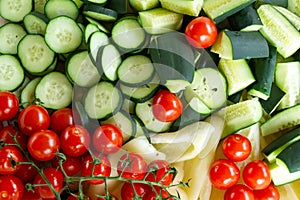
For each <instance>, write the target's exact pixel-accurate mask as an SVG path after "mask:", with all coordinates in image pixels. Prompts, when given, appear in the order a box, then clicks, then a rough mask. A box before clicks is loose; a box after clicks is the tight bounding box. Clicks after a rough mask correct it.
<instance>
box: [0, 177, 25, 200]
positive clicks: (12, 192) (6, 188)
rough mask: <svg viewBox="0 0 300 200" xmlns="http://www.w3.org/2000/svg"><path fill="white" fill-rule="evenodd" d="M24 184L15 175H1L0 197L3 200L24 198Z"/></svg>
mask: <svg viewBox="0 0 300 200" xmlns="http://www.w3.org/2000/svg"><path fill="white" fill-rule="evenodd" d="M23 194H24V185H23V183H22V181H21V180H20V179H19V178H18V177H16V176H14V175H4V176H0V199H1V200H5V199H6V200H22V199H23V198H22V197H23Z"/></svg>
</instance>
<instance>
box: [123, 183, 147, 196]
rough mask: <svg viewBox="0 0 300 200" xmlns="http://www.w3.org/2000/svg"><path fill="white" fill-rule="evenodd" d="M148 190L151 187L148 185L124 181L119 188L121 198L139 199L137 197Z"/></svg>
mask: <svg viewBox="0 0 300 200" xmlns="http://www.w3.org/2000/svg"><path fill="white" fill-rule="evenodd" d="M150 191H151V187H150V186H149V185H146V184H142V183H130V182H125V183H124V184H123V186H122V188H121V197H122V200H133V199H139V198H138V197H142V196H144V195H145V194H147V193H148V192H150ZM143 199H144V198H143Z"/></svg>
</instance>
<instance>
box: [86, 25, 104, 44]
mask: <svg viewBox="0 0 300 200" xmlns="http://www.w3.org/2000/svg"><path fill="white" fill-rule="evenodd" d="M99 31H100V30H99V28H98V26H97V25H96V24H93V23H88V24H87V25H86V26H85V29H84V41H85V42H86V43H88V40H89V38H90V36H91V35H92V34H93V33H95V32H99Z"/></svg>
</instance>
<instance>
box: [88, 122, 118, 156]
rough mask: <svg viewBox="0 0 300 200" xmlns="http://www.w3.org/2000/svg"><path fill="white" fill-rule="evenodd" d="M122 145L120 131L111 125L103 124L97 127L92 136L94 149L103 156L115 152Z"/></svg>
mask: <svg viewBox="0 0 300 200" xmlns="http://www.w3.org/2000/svg"><path fill="white" fill-rule="evenodd" d="M122 144H123V135H122V132H121V130H120V129H119V128H118V127H117V126H115V125H113V124H103V125H101V126H99V127H98V128H97V129H96V130H95V131H94V134H93V146H94V148H95V149H96V150H97V151H98V152H101V153H103V154H106V155H107V154H111V153H115V152H117V151H118V150H119V149H120V148H121V146H122Z"/></svg>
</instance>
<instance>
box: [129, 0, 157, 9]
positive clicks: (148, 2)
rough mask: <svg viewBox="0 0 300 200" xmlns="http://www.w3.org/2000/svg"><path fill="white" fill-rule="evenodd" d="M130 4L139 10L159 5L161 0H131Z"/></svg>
mask: <svg viewBox="0 0 300 200" xmlns="http://www.w3.org/2000/svg"><path fill="white" fill-rule="evenodd" d="M129 4H130V5H131V6H132V7H133V8H134V9H135V10H137V11H143V10H149V9H152V8H156V7H158V6H159V0H144V1H140V0H129Z"/></svg>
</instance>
